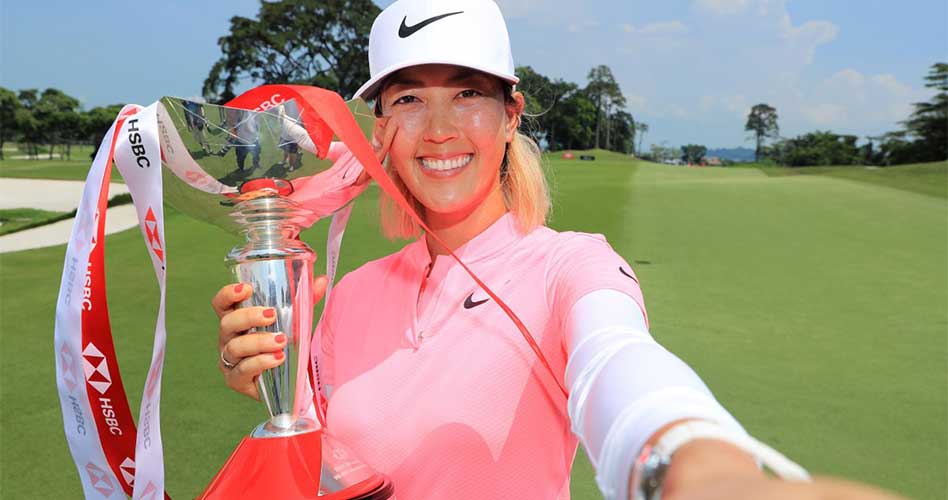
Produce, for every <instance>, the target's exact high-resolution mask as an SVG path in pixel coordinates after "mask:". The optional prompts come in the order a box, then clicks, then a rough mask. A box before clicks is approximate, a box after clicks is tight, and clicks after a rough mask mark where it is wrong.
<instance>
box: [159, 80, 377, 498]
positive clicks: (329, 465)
mask: <svg viewBox="0 0 948 500" xmlns="http://www.w3.org/2000/svg"><path fill="white" fill-rule="evenodd" d="M347 104H348V105H349V109H350V112H351V113H352V114H353V115H354V116H355V117H356V120H357V122H358V123H359V126H360V128H361V129H362V131H363V132H364V133H365V135H366V137H369V136H370V135H371V133H372V127H373V120H374V116H373V114H372V112H371V110H370V109H369V108H368V106H367V105H366V103H365V102H364V101H362V100H361V99H357V100H353V101H350V102H348V103H347ZM301 116H303V115H301V113H300V109H299V107H298V105H297V103H296V102H295V101H293V100H288V101H284V102H282V103H280V104H278V105H275V106H273V107H270V108H269V109H267V110H266V111H263V112H256V111H248V110H244V109H237V108H228V107H225V106H217V105H209V104H204V103H200V102H195V101H190V100H185V99H179V98H170V97H166V98H163V99H162V100H161V101H160V106H159V107H158V126H159V134H160V142H161V152H162V160H163V164H164V165H165V167H166V168H167V169H168V170H170V172H168V170H166V171H165V173H164V175H163V187H164V193H165V198H166V199H167V200H168V201H169V202H170V203H171V205H173V206H174V207H175V208H177V209H178V210H180V211H182V212H184V213H186V214H188V215H190V216H192V217H195V218H197V219H200V220H204V221H208V222H210V223H212V224H215V225H217V226H219V227H222V228H224V229H225V230H227V231H230V232H232V233H237V234H242V235H243V236H244V238H245V242H244V243H243V244H242V245H240V246H237V247H235V248H234V249H232V250H231V251H230V253H229V254H228V255H227V259H226V262H227V265H228V266H229V267H230V268H231V269H232V270H233V273H234V276H235V278H236V280H237V281H239V282H242V283H249V284H250V285H251V286H252V287H253V295H252V297H250V298H249V299H248V300H247V301H245V302H244V303H243V304H242V306H244V307H247V306H266V307H272V308H274V309H275V310H276V322H275V323H274V324H273V325H271V326H270V327H267V328H265V329H263V330H265V331H270V332H273V333H277V332H282V333H284V334H286V336H287V343H286V347H284V355H285V360H286V361H285V362H284V363H283V364H282V365H280V366H278V367H276V368H273V369H270V370H267V371H265V372H264V373H263V374H262V375H261V376H260V377H259V378H258V381H257V385H258V389H259V392H260V396H261V399H262V400H263V401H264V402H265V404H266V407H267V411H268V413H269V419H268V420H267V421H266V422H264V423H262V424H260V425H259V426H258V427H257V428H256V429H254V431H253V432H252V433H251V436H252V437H253V438H256V439H270V438H287V437H294V436H300V435H305V434H308V433H316V432H320V433H321V434H322V435H321V445H322V447H321V455H322V461H321V464H322V465H321V471H320V486H319V492H318V494H319V495H320V496H322V495H326V496H328V497H331V498H340V499H355V498H359V499H369V498H372V499H375V498H378V499H382V498H391V497H392V494H393V487H392V484H391V481H390V480H388V479H387V478H385V477H384V476H381V475H379V474H377V473H376V472H374V471H373V470H372V469H370V468H369V467H367V466H365V465H364V464H362V463H361V462H360V461H359V460H358V459H356V458H355V457H354V456H353V454H352V453H351V452H349V450H347V449H346V448H345V447H344V446H343V445H342V444H341V443H339V442H338V441H337V440H335V439H333V438H332V437H331V436H330V435H329V434H327V433H326V431H325V429H324V428H323V427H322V425H321V424H320V422H325V418H324V416H323V415H321V414H320V413H318V412H321V411H322V410H321V408H319V407H317V405H313V404H312V400H311V399H309V398H308V397H306V396H307V395H308V394H309V390H308V384H309V382H308V378H307V377H308V370H307V365H306V364H307V363H309V362H310V344H311V340H312V339H311V336H312V331H313V297H312V290H311V283H312V277H313V264H314V262H315V260H316V255H315V253H314V252H313V250H312V249H311V248H309V246H307V245H306V244H305V243H303V242H302V241H300V239H299V234H300V232H301V231H302V230H304V229H306V228H308V227H310V226H311V225H313V224H314V223H315V222H316V221H317V220H319V219H321V218H323V217H326V216H328V215H331V214H333V213H334V212H336V211H337V210H339V209H341V208H343V207H344V206H345V205H346V204H348V203H349V202H351V201H352V199H353V198H354V197H355V196H357V195H358V194H359V193H360V191H361V189H362V188H361V187H359V186H356V185H355V181H356V179H357V178H358V177H359V175H360V174H361V166H359V165H358V164H355V165H353V162H333V161H332V160H330V159H321V158H322V157H325V156H326V151H317V150H316V149H317V148H318V147H319V146H318V145H316V144H314V142H313V140H312V139H311V137H310V134H309V133H308V132H307V127H306V125H307V124H306V123H304V122H303V121H302V119H301ZM310 153H316V154H310ZM314 375H316V376H317V377H318V372H317V373H315V374H314ZM317 380H318V379H317Z"/></svg>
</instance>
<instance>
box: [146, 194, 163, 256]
mask: <svg viewBox="0 0 948 500" xmlns="http://www.w3.org/2000/svg"><path fill="white" fill-rule="evenodd" d="M145 236H147V237H148V246H149V247H151V249H152V251H153V252H155V256H157V257H158V260H159V261H161V262H164V261H165V250H164V248H163V247H162V246H161V235H159V234H158V220H157V219H156V218H155V212H154V211H152V209H151V207H148V213H146V214H145Z"/></svg>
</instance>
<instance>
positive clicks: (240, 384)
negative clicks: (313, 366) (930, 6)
mask: <svg viewBox="0 0 948 500" xmlns="http://www.w3.org/2000/svg"><path fill="white" fill-rule="evenodd" d="M283 361H284V356H283V351H282V350H281V351H277V352H273V353H267V354H258V355H256V356H251V357H249V358H243V359H241V360H240V362H239V363H237V366H235V367H233V368H231V369H227V368H223V371H224V378H225V379H226V380H227V385H228V386H229V387H230V388H231V389H234V390H235V391H237V392H239V393H241V394H246V395H247V396H250V397H252V398H254V399H260V394H259V393H258V392H257V384H256V380H257V377H259V376H260V374H261V373H263V371H264V370H269V369H270V368H274V367H277V366H280V365H281V364H283Z"/></svg>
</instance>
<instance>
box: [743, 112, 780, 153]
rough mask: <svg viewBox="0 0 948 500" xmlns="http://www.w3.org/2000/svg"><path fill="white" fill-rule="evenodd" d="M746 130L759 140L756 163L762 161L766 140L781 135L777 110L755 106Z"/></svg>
mask: <svg viewBox="0 0 948 500" xmlns="http://www.w3.org/2000/svg"><path fill="white" fill-rule="evenodd" d="M744 130H746V131H748V132H753V133H754V136H755V139H756V140H757V148H756V149H755V150H754V161H760V157H761V151H762V150H763V146H764V140H765V139H768V138H776V137H777V136H778V134H779V133H780V129H779V127H778V126H777V109H776V108H773V107H771V106H769V105H767V104H763V103H761V104H756V105H754V107H753V108H751V110H750V113H749V114H748V115H747V124H746V125H744Z"/></svg>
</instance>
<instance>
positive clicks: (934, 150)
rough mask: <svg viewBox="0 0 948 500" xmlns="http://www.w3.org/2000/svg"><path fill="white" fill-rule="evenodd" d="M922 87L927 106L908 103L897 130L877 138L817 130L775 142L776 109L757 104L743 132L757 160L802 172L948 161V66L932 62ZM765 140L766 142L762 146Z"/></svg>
mask: <svg viewBox="0 0 948 500" xmlns="http://www.w3.org/2000/svg"><path fill="white" fill-rule="evenodd" d="M925 87H927V88H930V89H934V90H935V91H936V93H935V95H934V97H932V99H931V100H930V101H926V102H918V103H915V104H913V108H914V109H913V111H912V114H911V115H910V116H909V117H908V118H907V119H906V120H904V121H902V122H900V125H901V126H902V128H900V129H899V130H895V131H892V132H887V133H885V134H882V135H878V136H866V139H867V141H866V143H865V144H863V145H861V146H860V145H857V142H858V140H859V137H858V136H855V135H845V134H836V133H833V132H831V131H829V130H825V131H821V130H817V131H814V132H809V133H806V134H802V135H799V136H797V137H792V138H783V137H780V128H779V126H778V124H777V110H776V109H775V108H773V107H772V106H769V105H767V104H764V103H762V104H757V105H755V106H754V107H753V108H751V110H750V113H748V115H747V123H746V124H745V126H744V129H745V130H746V131H747V132H750V133H751V134H752V137H753V138H754V140H755V142H756V146H757V147H756V150H755V152H756V153H755V154H756V157H757V161H761V160H769V161H772V162H774V163H777V164H778V165H784V166H789V167H803V166H814V165H900V164H905V163H920V162H930V161H941V160H945V159H948V64H946V63H935V64H933V65H932V66H931V68H929V72H928V75H927V76H925ZM767 141H771V142H770V144H769V145H768V144H767Z"/></svg>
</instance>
